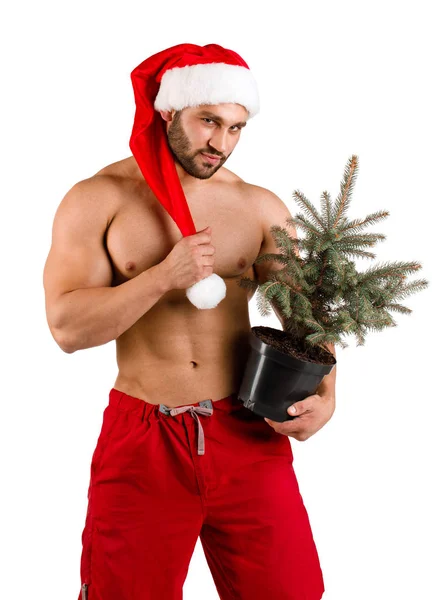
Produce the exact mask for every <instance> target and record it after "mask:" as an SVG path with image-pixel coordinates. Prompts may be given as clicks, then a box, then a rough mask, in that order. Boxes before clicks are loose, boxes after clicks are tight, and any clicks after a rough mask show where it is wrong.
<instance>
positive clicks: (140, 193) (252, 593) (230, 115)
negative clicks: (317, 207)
mask: <svg viewBox="0 0 441 600" xmlns="http://www.w3.org/2000/svg"><path fill="white" fill-rule="evenodd" d="M161 115H162V118H163V119H164V120H165V122H166V131H167V137H168V142H169V145H170V148H171V150H172V152H173V154H174V157H175V165H176V169H177V173H178V175H179V179H180V182H181V184H182V187H183V190H184V193H185V197H186V199H187V202H188V206H189V209H190V212H191V215H192V217H193V220H194V223H195V226H196V230H197V233H196V234H195V235H193V236H187V237H185V238H182V235H181V234H180V232H179V230H178V228H177V226H176V224H175V223H174V221H173V219H172V218H171V217H170V216H169V214H168V213H167V211H166V210H165V209H164V208H163V207H162V206H161V204H160V203H159V202H158V201H157V199H156V198H155V196H154V195H153V193H152V191H151V190H150V189H149V186H148V185H147V184H146V181H145V179H144V177H143V175H142V173H141V172H140V169H139V167H138V165H137V162H136V160H135V159H134V157H133V156H130V157H128V158H125V159H123V160H121V161H119V162H116V163H114V164H111V165H109V166H107V167H105V168H104V169H102V170H100V171H99V172H98V173H96V174H95V175H93V176H92V177H90V178H88V179H85V180H82V181H80V182H79V183H77V184H75V185H74V186H73V187H72V189H71V190H69V192H68V193H67V194H66V196H65V197H64V198H63V200H62V201H61V203H60V205H59V207H58V209H57V211H56V215H55V218H54V226H53V235H52V246H51V249H50V252H49V255H48V258H47V261H46V265H45V269H44V288H45V294H46V311H47V320H48V324H49V327H50V330H51V333H52V335H53V337H54V339H55V341H56V342H57V344H58V345H59V346H60V348H61V349H62V350H63V351H64V352H67V353H73V352H75V351H77V350H83V349H87V348H91V347H94V346H99V345H102V344H106V343H108V342H110V341H112V340H115V341H116V352H117V364H118V375H117V378H116V380H115V383H114V387H113V389H112V390H111V393H110V404H109V406H107V407H106V410H105V413H104V419H103V428H102V430H101V433H100V436H99V439H98V443H97V447H96V449H95V452H94V456H93V458H92V465H91V484H90V487H89V493H88V498H89V507H88V511H87V517H86V525H85V528H84V531H83V536H82V541H83V553H82V558H81V577H82V590H81V593H80V598H81V599H82V600H86V599H88V600H95V599H96V600H98V598H99V599H101V598H106V600H147V599H150V598H151V599H154V600H179V599H181V598H182V585H183V582H184V580H185V576H186V573H187V568H188V564H189V561H190V558H191V555H192V552H193V548H194V545H195V543H196V540H197V538H198V536H199V535H200V538H201V542H202V545H203V549H204V552H205V554H206V557H207V561H208V564H209V567H210V569H211V572H212V574H213V578H214V581H215V584H216V587H217V589H218V591H219V594H220V597H221V598H222V600H226V599H233V598H241V600H249V599H251V598H252V599H253V600H264V599H269V598H277V600H299V599H300V598H301V599H306V598H307V599H308V600H319V598H321V596H322V593H323V589H324V588H323V580H322V574H321V569H320V565H319V560H318V555H317V552H316V548H315V544H314V541H313V538H312V533H311V530H310V526H309V520H308V517H307V513H306V509H305V507H304V505H303V502H302V499H301V496H300V493H299V489H298V485H297V480H296V477H295V474H294V471H293V468H292V457H293V455H292V450H291V446H290V443H289V440H288V435H290V434H287V435H281V432H278V430H277V427H276V425H284V424H273V425H274V427H270V426H269V425H268V424H267V423H265V421H264V420H263V419H262V418H260V417H258V416H257V415H254V413H252V412H251V411H249V410H248V409H246V408H245V407H243V405H242V404H241V403H240V401H239V400H238V399H237V397H236V393H237V391H238V389H239V386H240V382H241V377H242V375H243V370H244V365H245V362H246V360H247V357H248V351H249V342H248V337H249V333H250V320H249V313H248V302H249V301H250V299H251V297H252V293H250V292H249V291H247V290H245V289H244V288H241V287H239V286H238V284H237V280H238V278H239V277H240V276H242V275H246V276H248V277H251V278H253V279H258V280H259V281H261V282H262V281H265V280H266V277H267V275H268V272H269V269H274V268H277V267H276V265H275V264H271V263H268V262H265V263H262V264H260V265H255V264H254V261H255V259H256V258H257V256H258V255H259V254H262V253H266V252H277V247H276V246H275V244H274V240H273V238H272V235H271V234H270V231H269V229H270V227H271V225H274V224H279V225H281V226H285V225H286V218H287V217H290V216H291V215H290V212H289V211H288V209H287V208H286V206H285V204H284V203H283V202H282V201H281V200H280V199H279V198H278V197H277V196H276V195H275V194H273V193H272V192H270V191H269V190H267V189H264V188H262V187H259V186H256V185H252V184H249V183H247V182H245V181H244V180H243V179H241V178H240V177H239V176H237V175H236V174H234V173H232V172H231V171H229V170H228V169H226V168H225V167H224V162H225V161H226V160H227V158H228V157H229V156H230V154H231V152H232V151H233V150H234V148H235V147H236V145H237V144H238V142H239V139H240V136H241V130H242V129H243V128H244V127H245V124H246V122H247V118H248V112H247V110H246V109H245V108H244V106H241V105H240V104H236V103H220V104H217V105H201V106H197V107H188V108H185V109H183V110H182V111H175V110H171V111H161ZM204 153H208V154H211V155H212V156H217V157H219V160H218V161H217V162H216V161H209V160H208V159H207V157H206V156H204ZM212 272H216V273H217V274H218V275H219V276H221V277H222V278H223V279H224V281H225V283H226V287H227V293H226V297H225V299H224V300H222V301H221V302H220V304H219V305H218V306H217V307H216V308H215V309H209V310H198V309H197V308H195V307H194V306H193V305H192V304H191V303H190V302H189V300H188V299H187V297H186V295H185V290H186V288H188V287H189V286H191V285H192V284H194V283H195V282H197V281H199V280H200V279H202V278H204V277H207V276H208V275H210V274H211V273H212ZM276 312H277V311H276ZM277 314H278V316H279V319H280V320H281V322H282V323H283V319H282V317H281V315H280V313H277ZM331 389H332V388H331V387H330V386H329V384H328V386H327V387H323V390H324V392H326V393H323V396H322V398H321V400H322V401H323V402H322V403H321V404H320V407H321V408H320V410H319V409H318V408H317V410H316V411H315V414H316V415H317V416H316V417H315V419H316V420H315V421H314V426H313V427H312V426H311V424H309V431H308V432H306V433H305V432H304V431H303V432H302V431H301V426H300V428H299V429H298V431H299V432H300V433H296V432H295V429H293V431H294V434H293V437H296V436H299V437H298V439H306V438H307V437H308V436H309V435H311V431H312V429H319V428H320V427H322V426H323V424H324V423H325V422H326V421H327V420H329V418H330V416H331V414H332V412H333V405H332V400H333V397H332V393H330V390H331ZM207 399H210V400H207ZM319 399H320V397H319ZM325 399H326V402H325V401H324V400H325ZM309 400H310V399H309ZM207 402H208V404H207ZM298 404H299V405H300V404H301V403H298ZM311 406H312V405H311V404H308V403H306V404H305V407H304V408H302V409H300V410H299V411H298V412H299V413H300V414H301V413H302V412H305V413H308V412H314V411H312V409H311ZM179 407H180V408H179ZM194 407H197V408H199V407H202V408H199V410H200V414H201V415H202V414H204V415H211V416H201V419H200V420H201V421H203V429H204V431H205V439H206V445H207V447H206V451H205V450H203V451H202V452H200V451H199V450H200V442H201V437H200V436H201V431H200V427H201V425H200V423H199V425H198V426H196V423H195V422H194V419H196V420H198V421H199V419H198V417H197V415H196V414H195V412H194V411H193V408H194ZM317 407H318V405H317ZM173 408H175V411H176V413H173ZM190 408H191V411H187V412H185V409H190ZM164 409H165V410H166V411H169V410H170V411H171V412H164ZM181 409H182V410H184V412H183V414H179V410H181ZM204 411H205V412H204ZM171 415H173V416H171ZM291 423H293V422H292V421H291ZM198 427H199V429H198ZM298 427H299V426H298ZM303 435H304V437H301V436H303ZM196 439H197V440H198V442H197V443H196ZM196 445H198V453H196V450H195V446H196ZM202 445H203V444H202ZM92 500H93V502H92ZM201 509H202V510H201ZM92 540H93V543H92ZM92 550H93V552H92ZM95 594H96V595H95Z"/></svg>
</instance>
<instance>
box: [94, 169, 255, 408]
mask: <svg viewBox="0 0 441 600" xmlns="http://www.w3.org/2000/svg"><path fill="white" fill-rule="evenodd" d="M102 174H105V175H111V176H113V177H115V178H116V179H117V180H118V181H119V185H120V186H121V190H122V193H121V194H119V195H118V197H119V199H118V201H117V204H116V205H115V207H114V210H113V217H112V219H111V221H110V224H109V226H108V229H107V232H106V236H105V243H106V246H107V251H108V254H109V258H110V260H111V263H112V268H113V282H112V286H117V285H120V284H121V283H123V282H125V281H127V280H128V279H130V278H133V277H136V276H137V275H138V274H139V273H141V272H142V271H144V270H146V269H148V268H150V267H152V266H153V265H156V264H158V263H160V262H161V261H162V260H163V259H164V258H165V257H166V256H167V255H168V253H169V252H170V251H171V249H172V248H173V246H174V245H175V244H176V242H178V241H179V240H180V239H181V238H182V234H181V232H180V231H179V229H178V227H177V225H176V224H175V222H174V221H173V219H172V218H171V217H170V215H169V214H168V213H167V211H166V210H165V209H164V208H163V207H162V205H161V204H160V203H159V202H158V200H157V199H156V198H155V197H154V196H153V194H152V193H151V191H150V190H149V188H148V186H147V184H146V182H145V180H144V179H143V177H142V176H141V175H140V172H139V169H138V167H137V165H136V164H135V162H134V159H133V157H130V158H128V159H124V160H122V161H119V162H118V163H115V164H113V165H110V166H109V167H106V168H105V169H103V170H102V171H100V172H99V173H98V174H97V175H102ZM200 183H201V182H200V180H198V181H196V182H195V183H193V182H191V183H190V184H188V185H185V184H184V185H183V189H184V192H185V195H186V198H187V202H188V205H189V208H190V212H191V215H192V218H193V221H194V224H195V227H196V231H200V230H201V229H203V228H204V227H206V226H207V225H211V227H212V238H211V243H212V245H213V246H214V247H215V250H216V254H215V263H214V272H215V273H217V274H218V275H220V276H221V277H222V278H223V279H224V281H225V284H226V287H227V294H226V297H225V298H224V299H223V300H222V301H221V302H220V303H219V305H218V306H217V307H216V308H214V309H208V310H200V309H197V308H196V307H195V306H193V304H191V303H190V301H189V300H188V299H187V297H186V296H185V290H171V291H169V292H167V293H166V294H164V295H163V296H162V297H161V298H160V300H159V301H158V302H157V303H156V304H155V305H154V306H153V307H152V308H151V309H150V310H148V311H147V312H146V313H145V314H144V315H143V317H141V319H139V320H138V321H137V322H136V323H135V324H134V325H133V326H132V327H130V328H129V329H128V330H127V331H125V332H124V333H123V334H122V335H121V336H120V337H118V338H117V339H116V351H117V364H118V371H119V372H118V376H117V378H116V381H115V383H114V387H115V388H116V389H118V390H121V391H123V392H125V393H127V394H130V395H132V396H135V397H137V398H141V399H143V400H146V401H147V402H150V403H152V404H159V403H163V404H166V405H167V406H180V405H183V404H191V403H193V402H200V401H201V400H205V399H208V398H211V399H213V400H216V399H220V398H223V397H225V396H228V395H229V394H231V393H233V392H236V391H238V389H239V386H240V381H241V378H242V375H243V370H244V366H245V362H246V358H247V354H248V335H249V331H250V321H249V315H248V301H249V299H250V298H251V293H250V292H249V291H247V290H246V289H244V288H241V287H239V285H238V283H237V281H238V279H240V277H241V276H247V277H250V278H251V279H254V278H255V272H254V269H253V263H254V261H255V259H256V257H257V256H258V254H259V250H260V246H261V242H262V229H261V225H260V222H259V216H258V210H257V209H258V207H257V201H256V200H254V201H253V194H252V187H253V186H250V185H248V184H246V183H245V182H244V181H242V180H241V179H240V178H239V177H237V176H236V175H235V174H234V173H232V172H231V171H228V170H227V169H225V168H221V169H219V171H218V172H217V173H216V175H215V176H213V177H212V178H211V179H210V181H209V182H208V180H205V181H204V184H203V185H201V184H200Z"/></svg>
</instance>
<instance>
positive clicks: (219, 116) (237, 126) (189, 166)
mask: <svg viewBox="0 0 441 600" xmlns="http://www.w3.org/2000/svg"><path fill="white" fill-rule="evenodd" d="M160 113H161V116H162V118H163V119H164V120H165V121H166V129H167V138H168V144H169V147H170V150H171V152H172V154H173V156H174V158H175V160H176V161H177V162H178V163H179V164H180V165H181V167H182V168H183V169H184V170H185V171H186V172H187V173H188V174H189V175H192V176H193V177H196V178H198V179H208V178H210V177H212V176H213V175H214V174H215V173H216V171H218V170H219V169H220V168H221V166H222V165H223V164H224V163H225V161H226V160H227V158H228V157H229V156H230V154H231V153H232V152H233V150H234V148H235V147H236V144H237V143H238V141H239V138H240V132H241V130H242V129H243V127H245V126H246V123H247V119H248V116H249V113H248V111H247V109H246V108H245V107H244V106H242V105H241V104H235V103H222V104H215V105H209V104H204V105H200V106H196V107H187V108H184V109H182V110H178V111H177V110H172V111H168V110H167V111H164V110H161V111H160ZM204 154H208V155H211V156H214V157H218V160H210V159H209V158H208V157H207V156H204Z"/></svg>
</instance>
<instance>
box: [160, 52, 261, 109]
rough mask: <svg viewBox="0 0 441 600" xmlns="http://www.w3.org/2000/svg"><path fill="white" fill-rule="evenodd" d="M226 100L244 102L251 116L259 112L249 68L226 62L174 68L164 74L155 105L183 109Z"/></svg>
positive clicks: (256, 93)
mask: <svg viewBox="0 0 441 600" xmlns="http://www.w3.org/2000/svg"><path fill="white" fill-rule="evenodd" d="M224 102H228V103H229V102H234V103H236V104H241V105H242V106H244V107H245V108H246V109H247V110H248V112H249V117H250V118H251V117H254V115H256V114H257V113H258V112H259V94H258V90H257V84H256V81H255V79H254V77H253V75H252V73H251V71H250V69H247V68H246V67H242V66H240V65H228V64H226V63H208V64H199V65H188V66H185V67H174V68H173V69H169V70H168V71H166V72H165V73H164V75H163V76H162V79H161V85H160V87H159V92H158V94H157V96H156V99H155V103H154V107H155V110H157V111H160V110H173V109H175V110H181V109H183V108H186V107H187V106H199V105H201V104H222V103H224Z"/></svg>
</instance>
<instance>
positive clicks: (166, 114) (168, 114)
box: [159, 110, 176, 122]
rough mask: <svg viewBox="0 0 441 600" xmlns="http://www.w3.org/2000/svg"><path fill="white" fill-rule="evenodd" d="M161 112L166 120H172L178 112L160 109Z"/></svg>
mask: <svg viewBox="0 0 441 600" xmlns="http://www.w3.org/2000/svg"><path fill="white" fill-rule="evenodd" d="M159 112H160V113H161V117H162V118H163V119H164V121H170V122H171V121H172V120H173V115H174V113H175V112H176V111H175V110H160V111H159Z"/></svg>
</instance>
